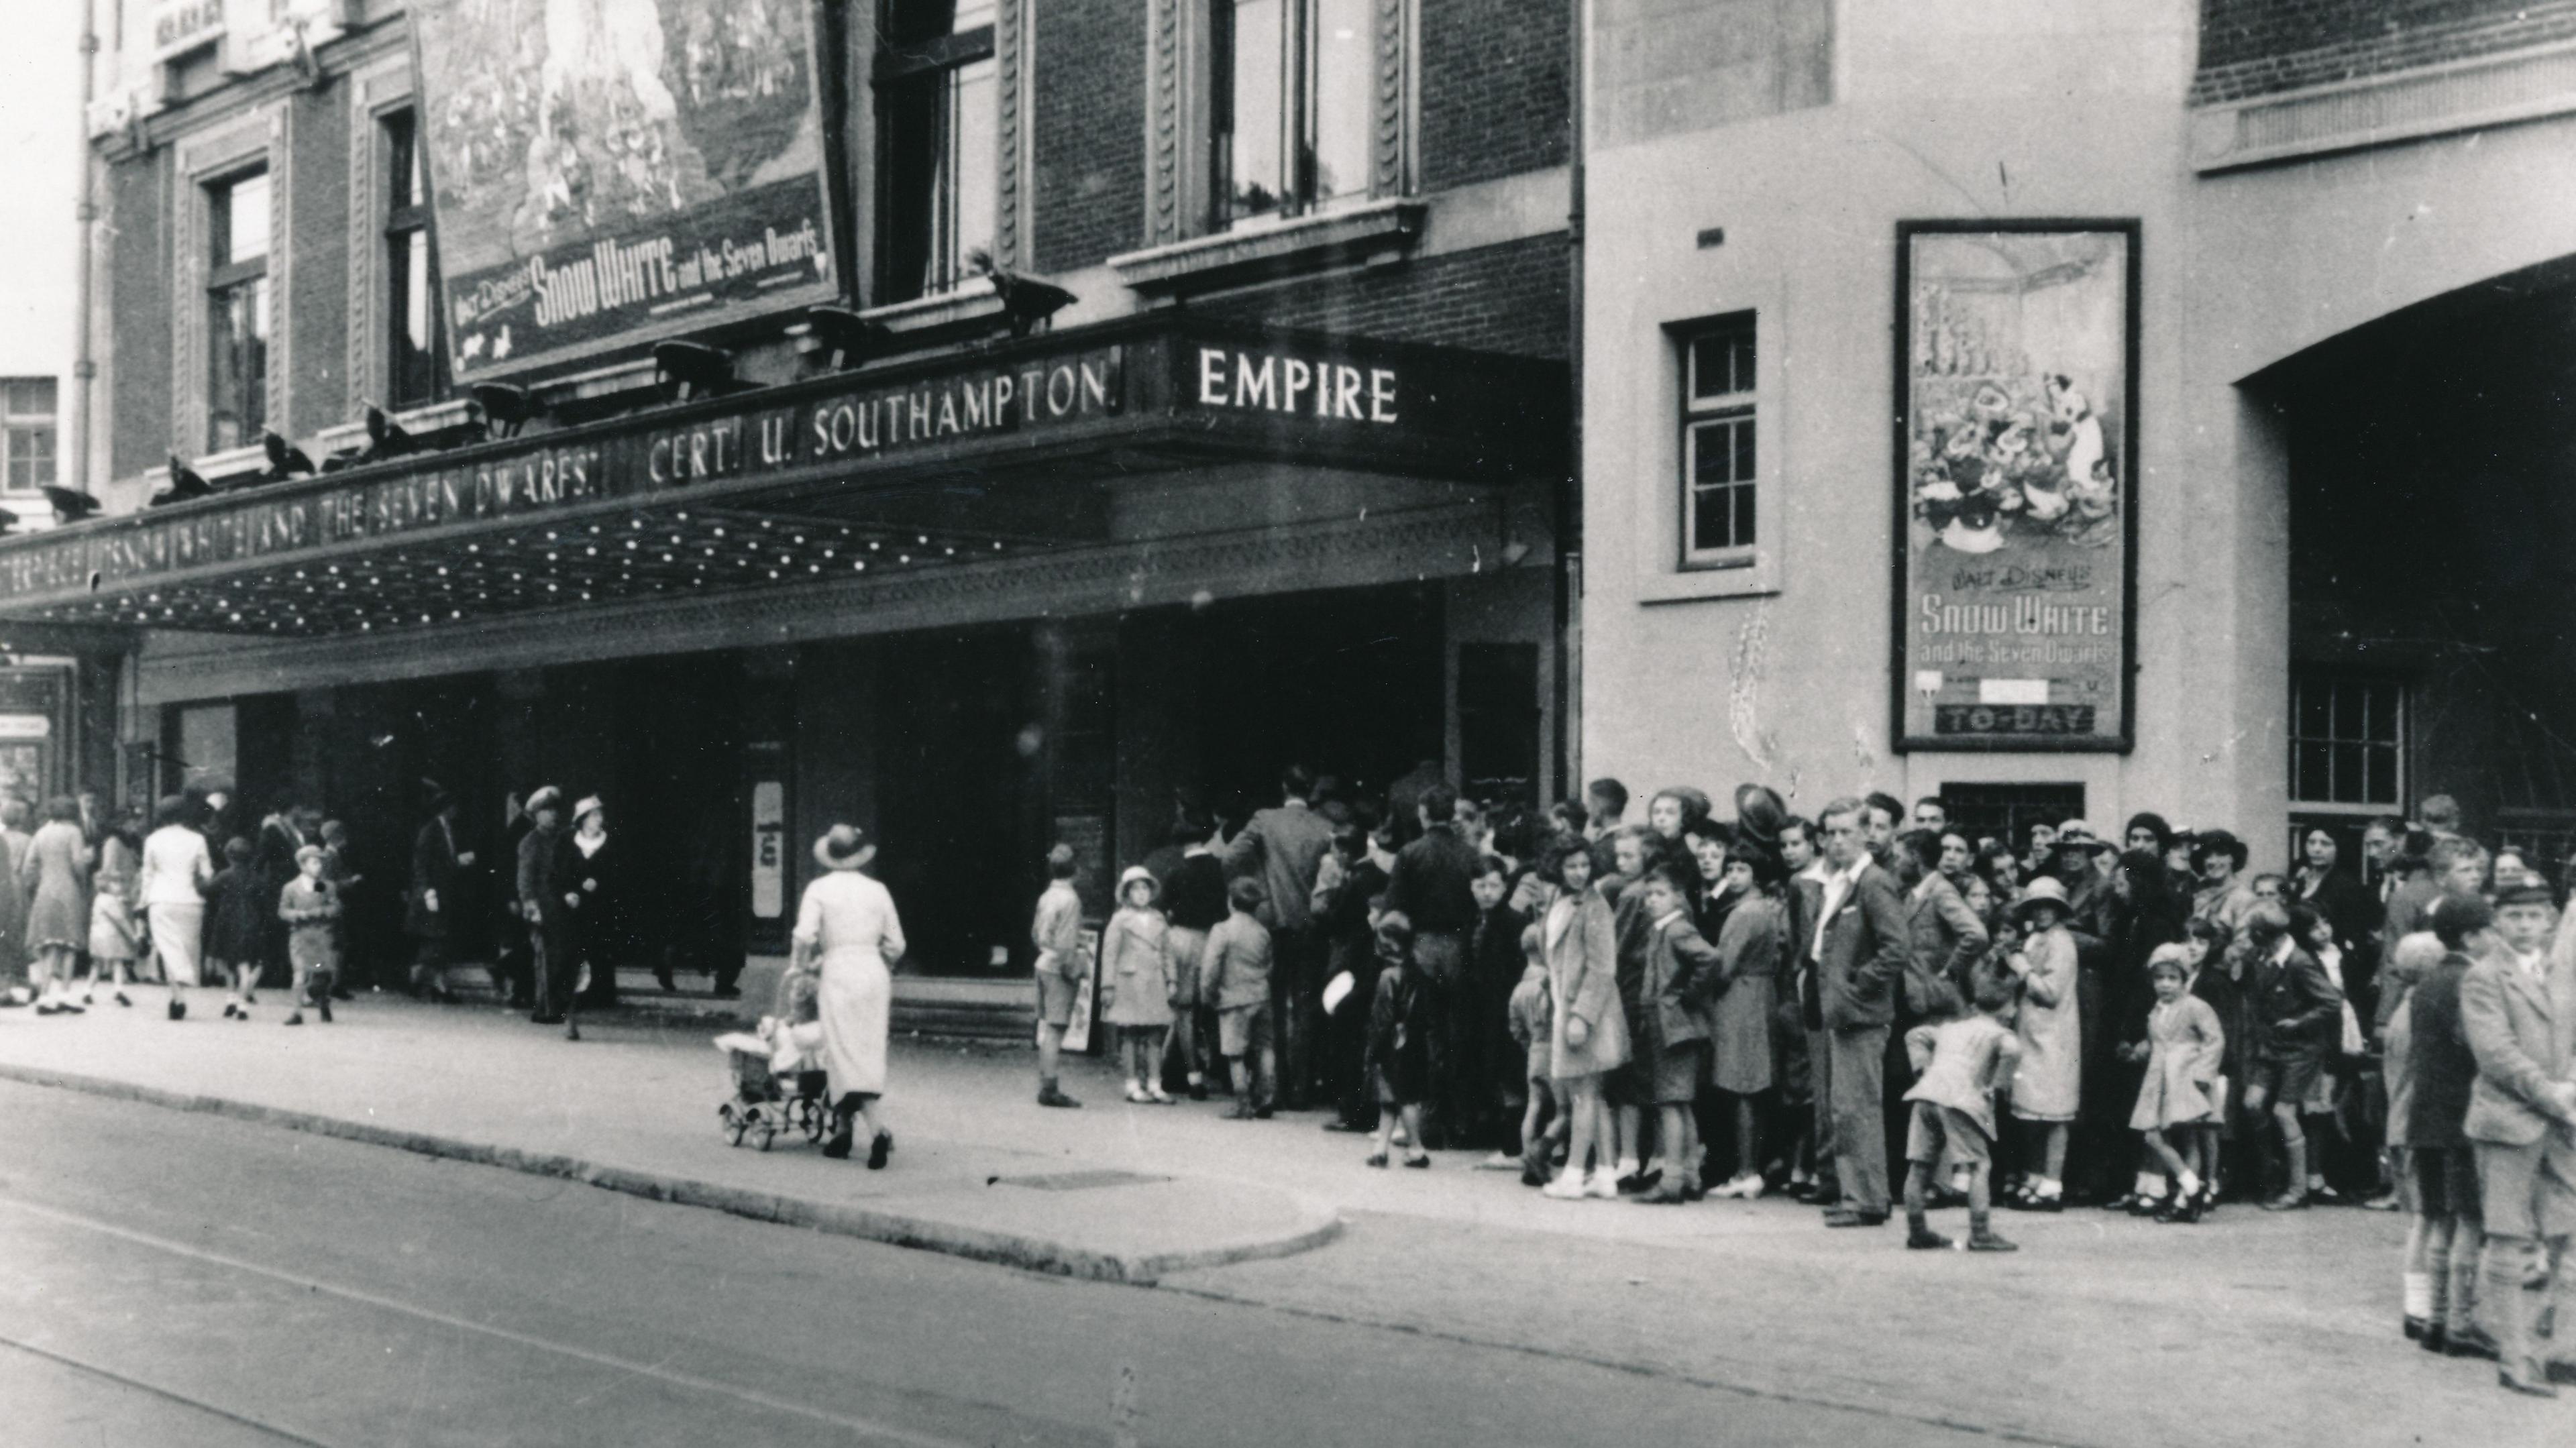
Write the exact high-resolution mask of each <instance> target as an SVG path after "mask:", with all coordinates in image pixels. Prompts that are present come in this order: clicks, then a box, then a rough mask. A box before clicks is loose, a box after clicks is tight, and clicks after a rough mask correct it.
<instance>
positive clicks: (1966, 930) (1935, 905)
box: [1904, 875, 1991, 1021]
mask: <svg viewBox="0 0 2576 1448" xmlns="http://www.w3.org/2000/svg"><path fill="white" fill-rule="evenodd" d="M1917 888H1918V889H1920V890H1921V892H1922V893H1921V894H1919V895H1917V894H1913V893H1912V892H1908V895H1907V898H1906V902H1905V908H1906V963H1907V969H1906V973H1905V1001H1904V1006H1905V1014H1906V1015H1907V1016H1908V1017H1910V1018H1912V1019H1915V1020H1933V1021H1946V1020H1953V1019H1956V1018H1957V1017H1959V1016H1963V1015H1966V1014H1967V1013H1968V989H1969V983H1968V976H1969V973H1970V972H1971V971H1973V970H1974V969H1975V968H1976V964H1977V962H1978V961H1979V960H1981V959H1983V958H1984V956H1985V953H1986V947H1987V945H1988V944H1990V943H1991V937H1989V936H1988V935H1987V933H1986V923H1985V922H1984V921H1982V920H1979V919H1978V918H1977V912H1975V911H1974V910H1971V909H1969V908H1968V902H1967V901H1965V900H1962V899H1960V898H1959V887H1958V886H1956V885H1953V884H1951V883H1950V882H1949V881H1948V880H1947V879H1944V878H1943V877H1941V876H1939V875H1933V876H1930V877H1929V878H1928V879H1927V880H1926V881H1925V882H1924V884H1922V885H1921V886H1918V887H1917Z"/></svg>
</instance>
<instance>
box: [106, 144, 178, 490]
mask: <svg viewBox="0 0 2576 1448" xmlns="http://www.w3.org/2000/svg"><path fill="white" fill-rule="evenodd" d="M106 170H107V218H106V221H107V224H106V227H105V230H106V232H107V269H106V270H107V308H106V310H107V318H108V339H107V340H108V346H107V355H108V358H109V359H110V366H109V367H108V368H107V381H108V386H107V389H106V393H107V396H106V403H107V406H108V409H109V418H110V428H109V447H108V473H109V475H110V476H112V477H118V478H130V477H133V476H135V475H136V474H138V473H141V472H143V471H144V470H145V469H147V468H157V467H159V466H161V461H162V459H163V458H164V457H166V456H168V455H169V452H170V393H169V386H170V258H169V255H168V249H169V236H170V225H169V216H168V213H167V211H166V209H165V208H167V207H168V206H169V204H170V192H169V182H170V152H169V151H168V150H167V149H163V150H158V151H146V152H143V153H141V154H139V155H136V156H134V157H131V158H130V159H127V160H123V161H119V162H117V163H116V164H114V165H112V166H109V167H107V168H106Z"/></svg>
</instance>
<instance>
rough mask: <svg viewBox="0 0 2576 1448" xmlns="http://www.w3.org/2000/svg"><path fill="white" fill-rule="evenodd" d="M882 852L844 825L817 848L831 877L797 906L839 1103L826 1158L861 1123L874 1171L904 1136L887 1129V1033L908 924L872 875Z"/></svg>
mask: <svg viewBox="0 0 2576 1448" xmlns="http://www.w3.org/2000/svg"><path fill="white" fill-rule="evenodd" d="M876 857H877V847H876V846H875V845H874V844H872V843H870V842H869V840H868V838H867V836H866V834H865V833H864V832H862V831H861V830H860V829H859V828H858V827H857V826H855V825H834V826H832V828H831V829H830V830H828V831H826V832H825V833H824V835H823V837H822V838H821V839H819V840H816V841H815V842H814V859H815V862H816V863H818V864H820V865H821V866H822V867H823V874H822V875H821V876H819V877H817V878H816V879H815V880H814V882H813V883H811V884H809V885H807V886H806V887H805V895H804V898H803V899H802V900H801V901H799V902H798V904H797V906H796V934H795V954H794V957H793V968H794V969H796V970H800V971H807V972H811V973H813V974H814V975H815V976H816V978H817V980H816V988H815V999H814V1004H815V1009H816V1010H817V1012H818V1013H819V1017H820V1019H821V1021H822V1025H823V1069H824V1071H825V1072H826V1073H827V1074H828V1075H829V1077H830V1080H831V1091H832V1094H833V1098H834V1105H833V1108H832V1139H831V1140H830V1141H828V1142H826V1143H824V1145H823V1154H824V1155H825V1156H829V1157H835V1158H838V1157H846V1156H848V1155H849V1154H850V1139H851V1118H852V1117H854V1116H856V1117H861V1118H864V1119H865V1120H866V1122H867V1124H868V1142H869V1145H868V1168H869V1170H871V1171H875V1170H881V1169H883V1168H884V1166H885V1164H886V1153H888V1152H890V1151H892V1150H893V1149H894V1136H893V1134H892V1133H890V1132H888V1131H887V1130H886V1129H885V1127H884V1126H882V1125H880V1124H879V1123H878V1121H877V1113H876V1103H877V1098H878V1097H880V1096H882V1095H884V1094H885V1076H886V1031H887V1028H888V1024H889V1022H890V1021H891V1020H892V1017H893V1007H894V981H893V978H892V977H891V976H890V975H889V974H888V973H887V967H889V966H891V965H892V964H893V963H894V962H896V961H898V960H901V959H902V958H903V922H902V921H900V920H898V919H897V918H896V917H895V911H894V897H893V896H892V895H889V894H887V893H886V887H885V886H884V885H882V884H879V883H878V882H877V880H876V878H875V877H874V876H872V875H867V874H864V873H862V872H863V871H864V870H865V869H866V868H867V865H868V862H869V861H871V860H874V859H875V858H876Z"/></svg>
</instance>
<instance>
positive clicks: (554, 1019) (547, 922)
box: [518, 784, 581, 1041]
mask: <svg viewBox="0 0 2576 1448" xmlns="http://www.w3.org/2000/svg"><path fill="white" fill-rule="evenodd" d="M528 823H529V829H528V833H527V837H526V838H524V839H522V840H520V841H519V872H518V881H519V910H520V913H521V914H522V915H523V916H525V917H526V919H527V922H528V939H529V943H530V944H531V945H533V946H534V947H535V952H534V953H535V957H536V988H535V992H534V994H535V1000H534V1002H533V1003H532V1008H531V1010H530V1012H529V1015H528V1019H530V1020H532V1021H534V1022H536V1023H537V1024H538V1025H541V1026H554V1025H560V1026H562V1027H563V1028H564V1038H565V1039H566V1040H573V1041H578V1040H580V1039H581V1027H580V1026H579V1025H578V1024H576V1023H575V1022H573V1021H572V1020H571V1012H572V1007H573V999H572V994H573V975H574V972H575V970H576V969H577V966H576V963H575V961H574V959H573V925H574V920H573V912H574V911H576V910H579V909H580V908H581V892H580V882H579V880H578V879H577V878H576V877H575V875H574V873H573V868H572V865H573V859H574V856H573V853H572V845H571V844H570V842H568V841H567V840H565V838H564V831H563V791H562V790H559V789H557V788H555V787H554V786H553V785H551V784H550V785H547V786H545V787H543V788H541V789H539V790H538V791H537V792H536V793H534V794H532V795H529V796H528Z"/></svg>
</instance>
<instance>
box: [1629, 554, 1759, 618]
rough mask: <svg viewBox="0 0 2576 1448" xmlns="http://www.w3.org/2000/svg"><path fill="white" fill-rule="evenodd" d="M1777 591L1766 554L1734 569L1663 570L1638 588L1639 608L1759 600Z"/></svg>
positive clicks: (1648, 576)
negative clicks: (1718, 599) (1731, 599)
mask: <svg viewBox="0 0 2576 1448" xmlns="http://www.w3.org/2000/svg"><path fill="white" fill-rule="evenodd" d="M1779 591H1780V569H1779V565H1778V563H1777V561H1776V560H1774V559H1773V558H1772V556H1771V555H1770V553H1768V552H1767V551H1760V550H1757V551H1756V552H1755V553H1754V554H1753V557H1752V560H1751V561H1750V562H1747V563H1743V564H1739V565H1737V566H1735V567H1731V568H1728V567H1711V566H1708V565H1702V566H1700V567H1697V568H1669V567H1668V568H1664V569H1661V570H1659V571H1657V572H1655V573H1652V574H1649V575H1647V577H1646V578H1645V579H1643V580H1642V581H1641V582H1640V583H1639V584H1638V586H1637V601H1638V602H1639V603H1641V604H1650V605H1651V604H1658V603H1696V602H1698V601H1700V600H1703V599H1711V598H1758V597H1761V596H1762V595H1765V594H1773V593H1778V592H1779Z"/></svg>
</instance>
